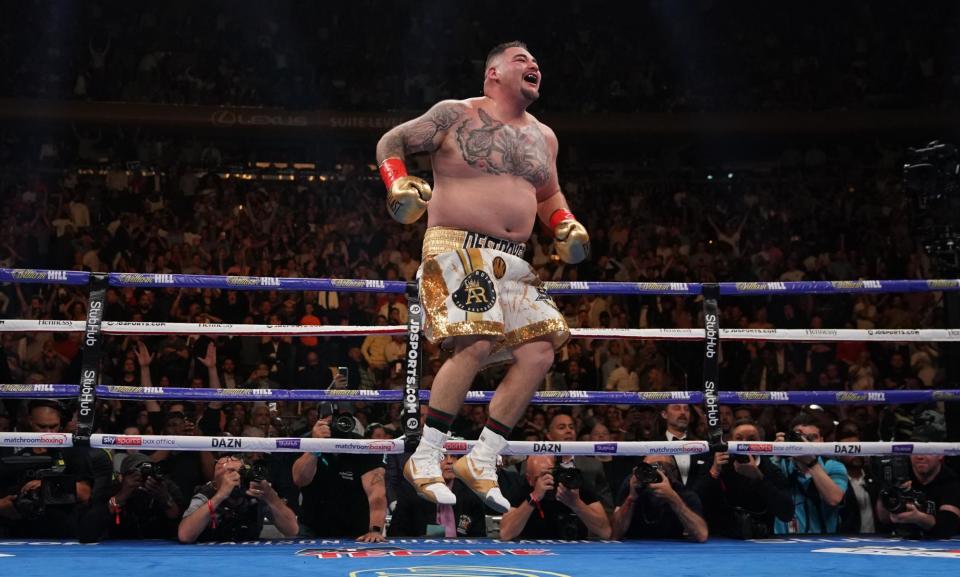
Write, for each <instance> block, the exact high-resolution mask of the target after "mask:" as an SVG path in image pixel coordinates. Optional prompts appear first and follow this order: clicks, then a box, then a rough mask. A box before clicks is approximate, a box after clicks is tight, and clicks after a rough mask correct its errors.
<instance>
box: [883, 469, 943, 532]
mask: <svg viewBox="0 0 960 577" xmlns="http://www.w3.org/2000/svg"><path fill="white" fill-rule="evenodd" d="M876 510H877V519H878V520H879V521H880V522H881V523H884V524H888V523H892V524H893V525H894V533H895V534H897V535H900V536H903V537H908V538H912V539H948V538H950V537H952V536H953V535H955V534H956V533H957V530H958V528H960V478H958V477H957V475H956V473H954V472H953V471H952V470H951V469H950V468H949V467H947V466H945V465H944V464H943V457H942V456H940V455H911V456H910V479H909V480H908V481H904V482H903V483H902V484H900V485H899V486H894V487H888V488H886V489H883V490H881V491H880V498H879V499H877V508H876Z"/></svg>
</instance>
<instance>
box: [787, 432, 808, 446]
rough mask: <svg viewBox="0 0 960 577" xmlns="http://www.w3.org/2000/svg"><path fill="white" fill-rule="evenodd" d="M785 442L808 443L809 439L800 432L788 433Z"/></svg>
mask: <svg viewBox="0 0 960 577" xmlns="http://www.w3.org/2000/svg"><path fill="white" fill-rule="evenodd" d="M784 440H785V441H786V442H788V443H806V442H807V439H806V438H805V437H804V436H803V435H801V434H800V432H799V431H787V433H786V435H785V436H784Z"/></svg>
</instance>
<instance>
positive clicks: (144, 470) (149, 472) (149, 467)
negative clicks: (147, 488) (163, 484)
mask: <svg viewBox="0 0 960 577" xmlns="http://www.w3.org/2000/svg"><path fill="white" fill-rule="evenodd" d="M133 469H134V470H135V471H137V472H139V473H140V484H141V485H145V484H146V483H147V479H156V480H158V481H159V480H160V477H161V475H160V471H159V469H158V467H157V465H156V463H153V462H152V461H144V462H143V463H138V464H137V465H136V466H135V467H134V468H133Z"/></svg>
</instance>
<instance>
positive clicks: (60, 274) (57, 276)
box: [10, 268, 67, 280]
mask: <svg viewBox="0 0 960 577" xmlns="http://www.w3.org/2000/svg"><path fill="white" fill-rule="evenodd" d="M10 276H12V277H13V278H15V279H20V280H67V271H65V270H34V269H32V268H18V269H14V270H12V271H10Z"/></svg>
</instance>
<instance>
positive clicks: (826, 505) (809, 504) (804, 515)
mask: <svg viewBox="0 0 960 577" xmlns="http://www.w3.org/2000/svg"><path fill="white" fill-rule="evenodd" d="M776 440H777V442H784V441H790V442H806V443H819V442H822V441H823V436H822V435H821V433H820V422H819V421H818V420H817V419H816V417H814V416H813V415H810V414H807V413H800V414H799V415H797V416H796V417H794V419H793V421H792V422H791V423H790V435H789V436H788V435H787V434H786V433H782V432H780V433H777V437H776ZM775 462H776V464H777V466H778V467H779V468H780V471H781V472H782V473H783V474H784V475H785V476H786V477H787V480H788V481H789V483H790V494H791V497H792V499H793V503H794V511H793V518H792V519H790V520H789V521H787V522H784V521H781V520H780V519H777V520H776V521H775V523H774V531H775V532H776V533H777V534H778V535H783V534H788V533H836V532H837V531H838V530H839V527H840V508H841V506H842V505H843V495H844V493H845V492H846V491H847V484H848V482H849V478H848V477H847V469H846V467H844V466H843V463H841V462H839V461H835V460H833V459H826V460H825V459H823V458H821V457H815V456H812V455H805V456H799V457H778V458H777V460H776V461H775Z"/></svg>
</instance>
